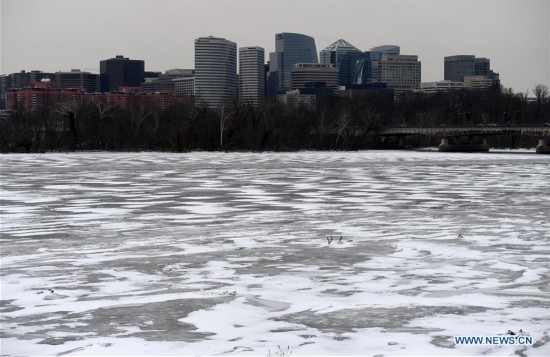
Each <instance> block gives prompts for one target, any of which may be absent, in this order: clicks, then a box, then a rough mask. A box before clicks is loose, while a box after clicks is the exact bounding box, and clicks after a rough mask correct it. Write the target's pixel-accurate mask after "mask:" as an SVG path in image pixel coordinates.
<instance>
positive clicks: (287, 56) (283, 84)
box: [268, 32, 319, 96]
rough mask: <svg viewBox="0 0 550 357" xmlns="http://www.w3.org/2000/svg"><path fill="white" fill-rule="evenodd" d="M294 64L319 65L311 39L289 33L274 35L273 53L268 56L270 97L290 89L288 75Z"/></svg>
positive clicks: (289, 77) (313, 42)
mask: <svg viewBox="0 0 550 357" xmlns="http://www.w3.org/2000/svg"><path fill="white" fill-rule="evenodd" d="M296 63H319V61H318V59H317V49H316V47H315V40H314V39H313V37H310V36H307V35H302V34H299V33H289V32H283V33H278V34H276V35H275V52H271V53H270V54H269V77H268V91H269V95H270V96H274V95H275V94H276V93H277V92H279V91H284V90H287V89H290V86H291V83H290V80H291V76H290V74H291V71H292V69H293V68H294V65H295V64H296Z"/></svg>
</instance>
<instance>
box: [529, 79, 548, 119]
mask: <svg viewBox="0 0 550 357" xmlns="http://www.w3.org/2000/svg"><path fill="white" fill-rule="evenodd" d="M533 94H534V95H535V98H537V109H536V111H535V120H537V119H538V118H539V116H540V112H541V110H542V106H543V105H544V104H545V103H546V101H547V100H548V87H547V86H545V85H544V84H537V85H536V86H535V88H534V89H533Z"/></svg>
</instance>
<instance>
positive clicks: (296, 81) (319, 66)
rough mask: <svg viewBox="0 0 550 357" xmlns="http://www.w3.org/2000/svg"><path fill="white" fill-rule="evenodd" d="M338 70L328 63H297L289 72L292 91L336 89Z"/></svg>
mask: <svg viewBox="0 0 550 357" xmlns="http://www.w3.org/2000/svg"><path fill="white" fill-rule="evenodd" d="M338 74H339V73H338V68H334V66H333V65H332V64H330V63H297V64H295V65H294V69H293V70H292V72H291V87H292V89H303V88H306V87H315V86H319V87H326V88H331V89H333V90H336V89H338Z"/></svg>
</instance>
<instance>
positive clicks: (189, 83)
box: [172, 77, 195, 95]
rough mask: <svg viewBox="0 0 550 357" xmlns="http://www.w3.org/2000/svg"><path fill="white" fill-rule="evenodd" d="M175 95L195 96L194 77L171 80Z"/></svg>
mask: <svg viewBox="0 0 550 357" xmlns="http://www.w3.org/2000/svg"><path fill="white" fill-rule="evenodd" d="M172 82H173V83H174V89H175V91H176V94H177V95H195V77H182V78H175V79H172Z"/></svg>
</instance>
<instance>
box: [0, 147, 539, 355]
mask: <svg viewBox="0 0 550 357" xmlns="http://www.w3.org/2000/svg"><path fill="white" fill-rule="evenodd" d="M0 160H1V176H0V183H1V192H0V199H1V234H2V236H1V259H2V260H1V268H2V269H1V302H0V312H1V324H2V325H1V354H2V355H120V354H131V355H136V354H140V355H143V354H146V355H150V354H155V355H199V354H200V355H223V354H225V355H257V356H258V355H259V356H266V355H268V354H269V353H270V352H271V354H272V355H274V354H275V353H274V352H275V351H276V350H277V346H281V348H283V349H285V352H287V353H288V350H290V351H292V355H293V356H297V355H369V354H381V355H471V354H481V353H484V354H487V355H513V354H514V353H519V354H520V355H528V356H531V355H550V278H549V276H550V245H549V242H550V219H549V217H550V156H542V155H535V154H532V153H527V152H502V153H488V154H451V153H449V154H445V153H439V152H430V151H426V152H404V151H399V152H398V151H384V152H382V151H380V152H377V151H374V152H373V151H369V152H301V153H190V154H167V153H77V154H44V155H2V156H0ZM331 237H332V242H331V243H330V244H329V240H330V239H331ZM519 329H522V330H523V331H525V332H526V333H527V334H528V335H530V336H532V337H533V345H530V346H524V345H515V346H511V345H455V342H454V336H501V335H502V336H504V335H505V333H506V332H507V331H508V330H513V331H516V332H517V331H519ZM287 349H288V350H287Z"/></svg>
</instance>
